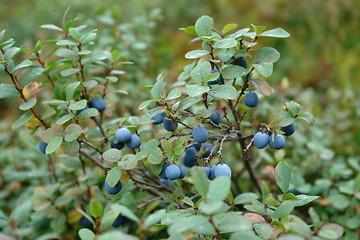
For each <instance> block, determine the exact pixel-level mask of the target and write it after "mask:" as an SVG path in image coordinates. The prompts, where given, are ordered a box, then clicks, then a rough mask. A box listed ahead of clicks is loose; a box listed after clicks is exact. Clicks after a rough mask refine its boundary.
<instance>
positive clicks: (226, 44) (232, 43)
mask: <svg viewBox="0 0 360 240" xmlns="http://www.w3.org/2000/svg"><path fill="white" fill-rule="evenodd" d="M237 44H238V42H237V41H236V39H234V38H225V39H222V40H220V41H218V42H216V43H215V44H214V46H213V48H221V49H228V48H234V47H236V46H237Z"/></svg>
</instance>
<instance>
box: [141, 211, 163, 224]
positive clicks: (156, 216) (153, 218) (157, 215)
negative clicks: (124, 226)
mask: <svg viewBox="0 0 360 240" xmlns="http://www.w3.org/2000/svg"><path fill="white" fill-rule="evenodd" d="M165 213H166V210H165V209H160V210H158V211H156V212H154V213H152V214H150V215H149V216H147V218H146V219H145V221H144V224H143V227H144V228H149V227H151V226H153V225H155V224H157V223H158V222H160V220H161V219H162V218H163V217H164V215H165Z"/></svg>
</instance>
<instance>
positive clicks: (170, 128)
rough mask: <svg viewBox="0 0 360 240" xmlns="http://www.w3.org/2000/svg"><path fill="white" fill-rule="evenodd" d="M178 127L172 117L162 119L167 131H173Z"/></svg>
mask: <svg viewBox="0 0 360 240" xmlns="http://www.w3.org/2000/svg"><path fill="white" fill-rule="evenodd" d="M177 127H178V123H177V122H176V121H174V120H172V119H166V118H165V119H164V128H165V130H166V131H168V132H175V130H176V128H177Z"/></svg>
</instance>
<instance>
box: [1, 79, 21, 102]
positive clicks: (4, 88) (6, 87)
mask: <svg viewBox="0 0 360 240" xmlns="http://www.w3.org/2000/svg"><path fill="white" fill-rule="evenodd" d="M18 95H19V92H18V91H17V90H16V88H15V85H12V84H4V83H1V84H0V99H4V98H9V97H16V96H18Z"/></svg>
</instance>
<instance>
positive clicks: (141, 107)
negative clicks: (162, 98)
mask: <svg viewBox="0 0 360 240" xmlns="http://www.w3.org/2000/svg"><path fill="white" fill-rule="evenodd" d="M153 102H157V100H154V99H152V100H145V101H143V102H142V103H141V104H140V105H139V107H138V109H139V110H143V109H144V108H146V107H147V106H149V104H150V103H153Z"/></svg>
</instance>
